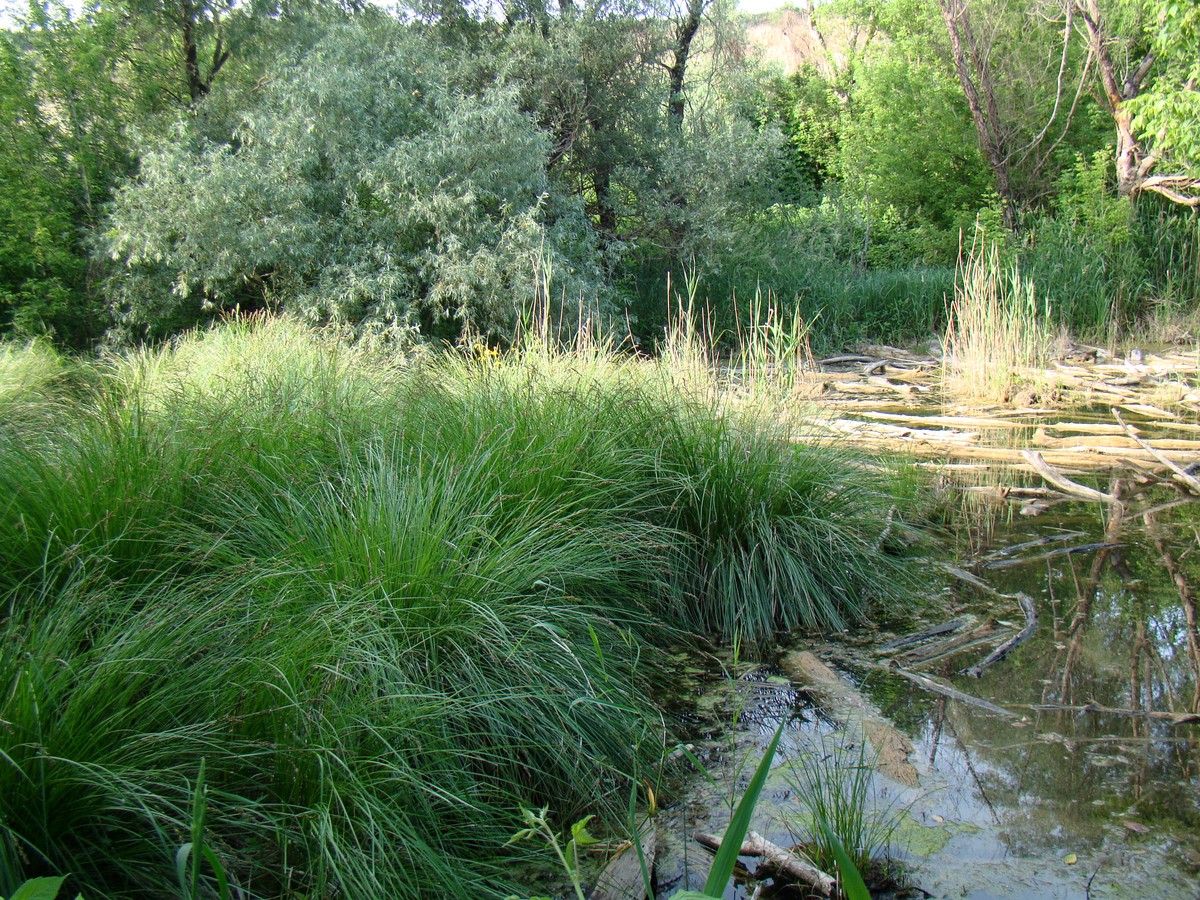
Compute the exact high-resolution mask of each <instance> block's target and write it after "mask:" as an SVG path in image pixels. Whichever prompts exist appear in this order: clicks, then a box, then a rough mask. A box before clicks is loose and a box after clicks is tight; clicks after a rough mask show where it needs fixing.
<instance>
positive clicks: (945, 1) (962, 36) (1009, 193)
mask: <svg viewBox="0 0 1200 900" xmlns="http://www.w3.org/2000/svg"><path fill="white" fill-rule="evenodd" d="M938 6H939V7H941V10H942V19H943V21H945V23H946V31H947V33H948V34H949V36H950V52H951V55H952V56H953V57H954V71H955V73H956V74H957V75H958V81H959V84H961V85H962V89H963V94H964V95H965V96H966V98H967V106H968V107H969V108H970V110H971V120H972V121H973V122H974V123H975V131H976V133H977V134H978V136H979V149H980V150H981V151H982V152H983V156H984V159H986V160H987V164H988V167H989V168H991V170H992V174H993V176H994V177H995V179H996V192H997V193H998V194H999V195H1000V201H1001V203H1002V204H1003V206H1004V222H1005V224H1006V225H1008V226H1009V227H1011V226H1012V225H1013V222H1014V219H1015V214H1016V208H1015V207H1016V204H1015V198H1014V196H1013V188H1012V179H1011V176H1010V173H1009V166H1008V150H1007V148H1006V146H1005V143H1006V142H1005V139H1004V134H1003V132H1002V130H1001V127H1000V109H999V106H998V105H997V103H996V90H995V81H994V80H993V78H992V70H991V65H990V64H989V62H988V59H987V54H986V53H984V52H983V49H982V48H981V47H980V45H979V42H978V41H977V40H976V38H975V34H974V31H973V30H972V28H971V20H970V17H969V16H968V15H967V5H966V2H965V0H938ZM976 82H978V84H977V83H976Z"/></svg>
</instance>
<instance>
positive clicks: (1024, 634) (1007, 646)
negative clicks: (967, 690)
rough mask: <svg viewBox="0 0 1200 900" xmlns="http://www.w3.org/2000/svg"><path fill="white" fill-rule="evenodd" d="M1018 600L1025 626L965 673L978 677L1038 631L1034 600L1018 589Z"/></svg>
mask: <svg viewBox="0 0 1200 900" xmlns="http://www.w3.org/2000/svg"><path fill="white" fill-rule="evenodd" d="M1017 602H1018V603H1019V604H1021V611H1022V612H1024V613H1025V627H1024V628H1022V629H1021V630H1020V631H1019V632H1017V634H1016V635H1015V636H1014V637H1012V638H1010V639H1009V640H1007V641H1005V642H1004V643H1003V644H1001V645H1000V646H999V647H997V648H996V649H995V650H993V651H992V652H991V653H989V654H988V655H987V656H985V657H984V658H983V659H982V660H980V661H979V662H977V663H976V664H975V665H973V666H971V667H970V668H967V669H963V670H962V674H963V675H969V676H971V677H972V678H978V677H979V676H980V675H982V674H983V670H984V669H986V668H987V667H988V666H991V665H995V664H996V663H998V662H1000V660H1002V659H1004V657H1006V656H1008V654H1010V653H1012V652H1013V650H1015V649H1016V648H1017V647H1020V646H1021V645H1022V644H1023V643H1025V642H1026V641H1027V640H1029V639H1030V638H1031V637H1032V636H1033V633H1034V632H1035V631H1037V627H1038V614H1037V607H1036V606H1034V605H1033V600H1032V599H1031V598H1030V597H1029V595H1028V594H1025V593H1022V592H1020V591H1018V592H1017Z"/></svg>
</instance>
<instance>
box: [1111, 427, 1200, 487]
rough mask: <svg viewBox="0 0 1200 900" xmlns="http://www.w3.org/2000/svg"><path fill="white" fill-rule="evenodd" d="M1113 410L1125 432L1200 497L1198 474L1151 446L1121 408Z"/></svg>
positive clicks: (1172, 475)
mask: <svg viewBox="0 0 1200 900" xmlns="http://www.w3.org/2000/svg"><path fill="white" fill-rule="evenodd" d="M1112 412H1113V416H1114V417H1115V418H1116V420H1117V424H1119V425H1120V426H1121V427H1122V428H1124V429H1125V433H1126V434H1128V435H1129V437H1130V438H1132V439H1133V442H1134V443H1135V444H1137V445H1138V446H1139V447H1141V448H1142V449H1143V450H1145V451H1146V452H1147V453H1149V454H1150V455H1151V456H1153V457H1154V458H1155V459H1157V460H1158V461H1159V462H1160V463H1162V464H1163V465H1164V466H1166V467H1167V468H1168V469H1170V470H1171V477H1172V478H1174V479H1175V481H1177V482H1179V483H1180V484H1181V485H1183V486H1184V487H1185V488H1187V490H1188V491H1189V492H1190V493H1192V494H1194V495H1195V496H1197V497H1200V479H1197V478H1196V476H1194V475H1190V474H1188V473H1187V472H1185V471H1184V470H1183V469H1181V468H1180V467H1179V466H1178V465H1176V464H1175V463H1173V462H1171V460H1169V459H1167V457H1165V456H1163V454H1161V453H1160V452H1159V451H1158V450H1156V449H1154V448H1153V447H1151V446H1150V444H1149V443H1147V442H1146V441H1144V440H1142V438H1141V437H1139V436H1138V433H1137V430H1136V429H1134V428H1133V427H1132V426H1130V425H1127V424H1126V423H1125V420H1124V419H1122V418H1121V412H1120V410H1117V409H1114V410H1113V411H1112Z"/></svg>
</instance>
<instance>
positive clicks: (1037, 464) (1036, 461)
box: [1021, 450, 1117, 503]
mask: <svg viewBox="0 0 1200 900" xmlns="http://www.w3.org/2000/svg"><path fill="white" fill-rule="evenodd" d="M1021 456H1022V457H1023V458H1024V459H1025V461H1026V462H1027V463H1029V465H1030V466H1032V467H1033V470H1034V471H1035V472H1037V473H1038V474H1039V475H1041V476H1042V477H1043V478H1045V479H1046V480H1047V481H1048V482H1050V483H1051V484H1052V485H1054V486H1055V487H1056V488H1058V489H1059V490H1060V491H1062V492H1063V493H1065V494H1070V495H1071V496H1072V497H1078V498H1079V499H1080V500H1094V501H1096V502H1098V503H1116V502H1117V498H1116V497H1114V496H1113V495H1112V494H1106V493H1104V492H1103V491H1098V490H1096V489H1095V488H1090V487H1086V486H1084V485H1082V484H1078V483H1076V482H1074V481H1072V480H1071V479H1069V478H1067V477H1066V476H1065V475H1063V474H1062V473H1061V472H1057V471H1055V470H1054V469H1053V468H1051V467H1050V465H1049V464H1048V463H1047V462H1046V460H1045V459H1044V458H1043V457H1042V454H1040V453H1038V452H1037V451H1036V450H1022V451H1021Z"/></svg>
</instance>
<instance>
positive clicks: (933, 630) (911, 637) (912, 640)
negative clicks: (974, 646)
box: [879, 619, 967, 652]
mask: <svg viewBox="0 0 1200 900" xmlns="http://www.w3.org/2000/svg"><path fill="white" fill-rule="evenodd" d="M966 624H967V623H966V620H964V619H954V620H953V621H950V622H940V623H939V624H937V625H930V626H929V627H928V628H925V629H922V630H921V631H917V632H914V633H912V634H906V635H904V636H903V637H898V638H896V639H895V640H891V641H888V642H887V643H886V644H884V645H883V646H882V647H880V648H879V650H880V652H884V651H888V650H900V649H903V648H904V647H909V646H911V645H913V644H920V643H923V642H924V641H927V640H930V639H931V638H935V637H938V636H939V635H943V634H953V633H954V632H956V631H958V630H959V629H960V628H962V627H963V626H964V625H966Z"/></svg>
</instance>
